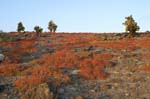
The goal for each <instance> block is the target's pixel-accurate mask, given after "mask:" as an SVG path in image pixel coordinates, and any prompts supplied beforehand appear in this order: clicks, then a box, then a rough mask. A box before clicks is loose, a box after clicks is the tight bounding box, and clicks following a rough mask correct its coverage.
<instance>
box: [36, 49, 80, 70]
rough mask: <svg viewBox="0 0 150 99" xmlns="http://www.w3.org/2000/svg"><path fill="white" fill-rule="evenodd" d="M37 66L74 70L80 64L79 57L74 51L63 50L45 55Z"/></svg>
mask: <svg viewBox="0 0 150 99" xmlns="http://www.w3.org/2000/svg"><path fill="white" fill-rule="evenodd" d="M37 64H43V65H48V66H52V67H55V68H64V67H65V68H73V67H75V66H76V65H77V64H78V57H77V55H76V54H75V53H74V52H73V51H69V50H61V51H57V52H56V53H53V54H44V55H43V56H42V57H41V58H40V59H39V60H38V61H37Z"/></svg>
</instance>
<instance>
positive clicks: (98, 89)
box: [0, 33, 150, 99]
mask: <svg viewBox="0 0 150 99" xmlns="http://www.w3.org/2000/svg"><path fill="white" fill-rule="evenodd" d="M52 35H53V34H52ZM70 35H73V36H71V37H75V36H76V37H79V38H81V40H82V39H83V38H84V37H85V38H86V37H87V38H86V39H85V42H87V41H88V40H89V41H90V42H88V43H86V44H84V45H86V46H82V45H80V44H82V43H85V42H84V41H83V42H79V43H75V44H74V43H71V44H70V43H68V41H66V40H68V37H69V36H70ZM78 35H80V36H78ZM88 35H89V37H91V38H92V40H91V38H89V37H88ZM149 36H150V35H149V34H147V33H143V34H140V35H138V36H137V37H134V40H133V38H128V37H126V34H115V33H114V34H58V35H55V36H51V34H43V36H42V37H40V38H38V39H37V38H36V41H35V44H36V46H35V47H36V48H37V49H38V51H37V52H34V53H30V55H24V56H22V57H21V58H22V60H23V61H22V62H21V63H19V64H26V63H28V62H29V61H31V60H34V59H39V58H40V57H41V56H42V55H43V54H46V53H54V52H56V51H58V50H59V49H60V48H61V49H63V48H64V46H65V47H70V46H71V48H72V49H74V50H75V51H76V52H77V53H80V52H85V51H88V52H89V53H104V52H107V53H111V54H112V55H113V58H112V59H111V60H110V61H109V63H108V64H107V66H105V68H103V69H104V71H105V72H106V73H108V75H109V76H108V77H107V78H105V79H93V80H87V79H84V78H82V77H80V76H79V75H78V69H77V68H74V69H69V68H63V69H60V71H61V72H62V73H64V74H66V75H68V76H69V77H70V78H71V82H70V83H62V84H61V85H60V86H59V87H57V86H53V85H51V84H49V83H43V84H40V85H38V86H36V87H34V88H32V89H30V90H29V91H28V92H25V93H24V94H22V93H20V92H19V91H18V90H17V89H16V87H15V86H14V83H13V82H14V81H15V80H17V79H19V78H21V77H22V76H13V77H12V76H11V77H5V76H3V75H0V99H150V86H149V83H150V68H149V66H150V52H149V50H150V46H149V45H150V44H149V43H150V37H149ZM18 38H22V39H29V38H30V36H29V37H28V36H26V37H24V36H20V37H18ZM31 38H32V37H31ZM93 39H96V40H100V41H98V42H96V41H94V40H93ZM62 41H63V42H62ZM120 41H121V42H122V41H123V42H124V41H127V42H128V41H129V42H128V44H127V45H124V47H125V48H120V47H118V45H117V46H116V45H113V46H109V45H107V46H106V45H104V43H107V44H111V43H112V42H113V44H114V43H116V44H120V45H121V44H124V43H118V42H120ZM139 41H141V42H143V41H145V42H144V44H146V46H144V44H143V46H141V45H138V44H137V42H139ZM66 42H67V43H66ZM91 42H92V43H91ZM93 42H94V43H93ZM51 44H52V46H47V45H51ZM62 44H66V45H63V46H62ZM88 44H89V45H88ZM130 44H131V46H130ZM120 45H119V46H120ZM80 46H82V47H80ZM126 47H135V48H131V49H130V50H129V49H128V48H126ZM0 50H1V51H2V52H5V50H7V49H6V48H5V47H3V46H2V47H1V48H0ZM31 56H32V57H31ZM102 58H103V57H102ZM1 65H2V64H1ZM1 65H0V66H1ZM145 66H147V68H146V67H145ZM0 74H2V73H0Z"/></svg>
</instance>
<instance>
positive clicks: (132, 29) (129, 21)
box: [123, 15, 140, 36]
mask: <svg viewBox="0 0 150 99" xmlns="http://www.w3.org/2000/svg"><path fill="white" fill-rule="evenodd" d="M125 19H126V21H125V22H124V23H123V25H125V30H126V32H129V33H130V34H131V35H132V36H134V35H135V33H136V31H139V30H140V27H139V26H138V25H137V22H135V20H134V19H133V17H132V15H130V16H128V17H125Z"/></svg>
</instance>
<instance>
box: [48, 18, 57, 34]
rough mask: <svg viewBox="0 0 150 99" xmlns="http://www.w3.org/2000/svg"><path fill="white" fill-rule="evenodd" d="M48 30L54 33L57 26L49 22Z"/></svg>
mask: <svg viewBox="0 0 150 99" xmlns="http://www.w3.org/2000/svg"><path fill="white" fill-rule="evenodd" d="M48 29H49V30H50V32H56V30H57V25H56V24H55V23H54V22H53V21H52V20H51V21H50V22H49V24H48Z"/></svg>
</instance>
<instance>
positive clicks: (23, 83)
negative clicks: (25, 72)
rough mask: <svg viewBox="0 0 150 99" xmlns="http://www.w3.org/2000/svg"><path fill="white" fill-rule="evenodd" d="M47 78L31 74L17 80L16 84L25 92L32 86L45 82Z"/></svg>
mask: <svg viewBox="0 0 150 99" xmlns="http://www.w3.org/2000/svg"><path fill="white" fill-rule="evenodd" d="M44 81H45V79H43V78H40V77H37V76H30V77H25V78H21V79H18V80H16V81H15V83H14V84H15V86H16V87H17V89H18V90H19V91H21V92H25V91H27V90H30V89H31V88H33V87H35V86H37V85H39V84H42V83H44Z"/></svg>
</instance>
